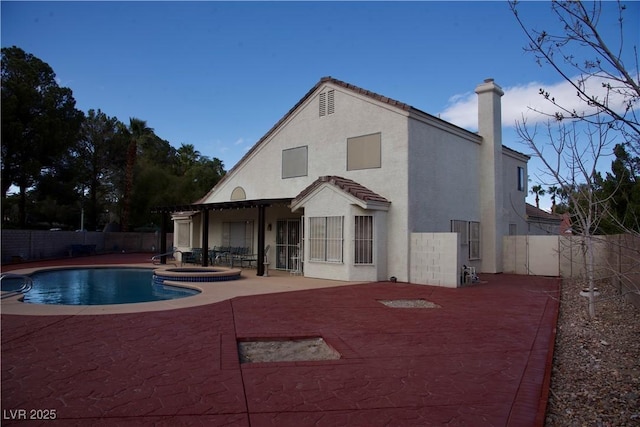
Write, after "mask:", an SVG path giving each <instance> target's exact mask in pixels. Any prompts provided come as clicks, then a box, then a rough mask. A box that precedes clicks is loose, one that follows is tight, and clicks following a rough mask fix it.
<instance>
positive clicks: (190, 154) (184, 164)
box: [178, 144, 200, 175]
mask: <svg viewBox="0 0 640 427" xmlns="http://www.w3.org/2000/svg"><path fill="white" fill-rule="evenodd" d="M198 159H200V152H199V151H198V150H196V149H195V147H194V146H193V144H182V145H181V146H180V148H178V169H179V170H178V175H184V173H185V172H186V171H187V170H189V169H190V168H191V167H192V166H193V165H195V164H196V163H197V162H198Z"/></svg>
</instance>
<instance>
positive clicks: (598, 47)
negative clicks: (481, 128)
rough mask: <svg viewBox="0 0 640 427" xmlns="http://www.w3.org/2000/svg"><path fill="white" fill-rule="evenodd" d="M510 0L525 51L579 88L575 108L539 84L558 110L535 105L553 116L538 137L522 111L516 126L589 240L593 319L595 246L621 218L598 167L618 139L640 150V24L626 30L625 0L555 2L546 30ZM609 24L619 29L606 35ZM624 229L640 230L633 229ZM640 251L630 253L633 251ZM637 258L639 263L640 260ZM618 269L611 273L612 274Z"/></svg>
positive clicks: (587, 266)
mask: <svg viewBox="0 0 640 427" xmlns="http://www.w3.org/2000/svg"><path fill="white" fill-rule="evenodd" d="M509 4H510V7H511V10H512V12H513V14H514V16H515V18H516V20H517V21H518V23H519V24H520V26H521V27H522V29H523V31H524V33H525V34H526V36H527V38H528V44H527V46H526V47H525V51H527V52H529V53H531V54H533V55H534V57H535V59H536V62H537V63H538V64H539V65H540V66H547V67H551V68H552V69H553V70H555V71H556V72H557V74H558V75H559V76H560V77H561V78H562V79H563V80H565V81H566V82H567V83H569V85H570V86H571V87H572V89H574V90H575V94H576V96H577V99H578V103H577V104H578V105H579V106H576V102H574V101H575V99H574V100H571V99H567V98H562V97H561V96H560V94H556V93H553V91H552V90H548V89H545V88H541V89H540V90H539V93H540V95H541V96H542V97H544V99H546V100H547V101H548V102H549V104H550V106H551V107H552V109H551V111H550V112H549V111H542V110H540V109H532V110H533V111H534V112H536V113H539V114H542V115H544V116H547V118H548V120H549V122H548V123H547V128H546V129H547V134H546V135H545V136H544V137H543V138H542V139H540V138H539V135H537V129H536V128H534V129H531V128H530V127H528V126H527V122H526V120H525V119H524V117H523V120H522V121H521V122H519V123H517V125H516V126H517V129H518V133H519V135H520V137H521V138H522V140H523V141H524V142H525V143H526V144H527V145H528V146H529V147H530V148H531V149H532V150H533V152H534V154H535V155H536V156H537V157H539V158H540V159H541V161H542V162H543V164H544V169H543V171H542V173H543V175H544V177H545V182H543V183H544V184H547V185H549V186H550V187H557V188H558V189H559V192H560V194H562V195H563V196H566V197H567V201H568V203H569V208H570V211H571V212H572V216H573V218H572V219H573V221H574V223H573V224H572V228H573V230H574V231H576V232H577V233H578V234H580V235H581V237H582V239H583V241H584V247H583V248H584V269H585V273H586V281H587V283H588V287H589V314H590V315H591V316H592V317H593V316H594V315H595V306H594V292H593V290H594V281H595V275H594V274H595V268H596V266H595V261H594V251H593V249H594V242H595V240H597V239H600V237H597V236H596V234H595V233H596V232H597V230H598V227H599V225H600V222H601V221H603V220H604V219H605V218H606V219H607V220H609V221H612V222H615V221H616V220H617V218H616V217H615V215H614V214H613V212H612V211H611V210H610V206H611V203H613V202H614V200H613V198H612V196H613V194H614V193H611V192H609V193H606V192H602V191H600V188H599V185H600V183H601V177H600V175H599V174H598V170H597V165H598V164H599V163H600V164H601V162H602V158H603V157H604V156H609V155H611V154H612V152H613V147H614V145H615V144H616V143H618V144H621V145H623V146H625V147H628V148H629V149H630V150H631V151H632V152H634V153H635V154H636V155H640V121H639V112H638V109H639V108H640V84H639V82H640V74H639V73H640V68H639V67H638V52H637V46H635V45H629V44H628V40H626V37H628V36H630V37H631V38H632V39H635V36H636V35H637V30H634V27H635V23H632V24H631V30H630V31H629V30H628V29H627V28H625V25H624V24H625V11H626V6H625V4H624V3H622V2H620V1H618V2H615V3H614V2H604V3H603V2H601V1H593V2H582V1H557V0H555V1H552V2H551V3H550V7H551V11H552V16H553V17H555V18H556V19H550V20H548V21H547V22H545V25H546V26H547V28H540V29H536V28H533V27H530V26H528V25H527V23H526V22H525V20H526V15H523V14H522V13H520V12H521V11H523V10H524V8H521V7H520V5H519V3H518V2H517V0H513V1H510V2H509ZM605 28H608V29H610V28H617V31H616V32H615V33H607V32H606V31H604V29H605ZM604 33H607V36H608V38H607V40H605V37H604V36H603V34H604ZM612 34H613V35H612ZM554 122H555V126H554V125H553V123H554ZM545 148H546V150H547V151H546V152H545V151H544V150H545ZM624 231H625V232H628V233H630V234H632V235H635V236H636V237H637V236H638V233H637V232H636V231H635V230H626V229H625V230H624ZM632 237H633V236H632ZM625 241H626V240H625ZM632 241H633V240H632ZM622 249H625V250H627V249H629V248H618V250H619V251H620V252H622ZM637 252H638V251H637V249H636V250H635V251H633V250H632V251H630V252H629V251H628V250H627V251H626V253H631V254H632V255H631V256H634V255H633V254H634V253H637ZM635 261H636V262H635V264H636V265H637V264H638V262H637V261H638V260H637V258H636V259H635ZM632 263H633V262H632ZM620 274H621V273H620V272H619V271H614V270H611V271H609V275H610V276H612V277H613V276H615V275H620ZM618 279H619V278H618Z"/></svg>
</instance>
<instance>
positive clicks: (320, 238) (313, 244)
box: [308, 216, 344, 264]
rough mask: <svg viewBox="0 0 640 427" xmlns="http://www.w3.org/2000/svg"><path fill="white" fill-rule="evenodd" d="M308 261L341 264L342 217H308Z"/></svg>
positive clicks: (342, 243)
mask: <svg viewBox="0 0 640 427" xmlns="http://www.w3.org/2000/svg"><path fill="white" fill-rule="evenodd" d="M308 240H309V261H312V262H326V263H334V264H335V263H342V260H343V253H344V217H343V216H320V217H309V235H308Z"/></svg>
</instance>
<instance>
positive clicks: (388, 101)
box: [195, 76, 529, 203]
mask: <svg viewBox="0 0 640 427" xmlns="http://www.w3.org/2000/svg"><path fill="white" fill-rule="evenodd" d="M326 83H331V84H334V85H336V86H340V87H343V88H345V89H348V90H350V91H352V92H355V93H357V94H360V95H364V96H366V97H369V98H371V99H374V100H376V101H379V102H382V103H385V104H388V105H390V106H392V107H395V108H398V109H400V110H402V111H407V112H413V113H418V114H422V115H426V116H429V117H431V118H432V119H434V120H437V121H440V122H442V123H447V124H448V125H451V126H454V127H456V128H458V129H460V130H461V131H463V132H467V133H469V134H471V135H477V134H476V133H474V132H470V131H468V130H466V129H464V128H461V127H459V126H457V125H454V124H452V123H449V122H447V121H445V120H442V119H440V118H439V117H436V116H434V115H431V114H429V113H426V112H424V111H422V110H420V109H418V108H415V107H412V106H410V105H408V104H405V103H404V102H400V101H397V100H395V99H393V98H389V97H387V96H383V95H380V94H377V93H375V92H371V91H370V90H366V89H362V88H360V87H358V86H355V85H352V84H350V83H346V82H343V81H341V80H338V79H334V78H333V77H330V76H328V77H322V78H321V79H320V81H319V82H318V83H316V84H315V85H314V86H313V87H312V88H311V90H309V91H308V92H307V93H306V94H305V95H304V96H303V97H302V98H301V99H300V100H299V101H298V102H297V103H296V104H295V105H294V106H293V107H292V108H291V109H290V110H289V111H288V112H287V113H286V114H285V115H284V116H282V118H281V119H280V120H278V122H277V123H276V124H275V125H273V127H272V128H271V129H269V131H267V133H266V134H264V136H263V137H262V138H260V139H259V140H258V142H256V143H255V144H254V145H253V146H252V147H251V148H250V149H249V150H248V151H247V152H246V153H245V154H244V156H242V158H241V159H240V160H239V161H238V162H237V163H236V164H235V165H234V166H233V167H232V168H231V169H229V171H228V172H227V173H226V174H225V175H224V176H223V177H222V179H220V181H218V183H217V184H216V185H215V186H214V187H213V188H212V189H211V190H209V191H208V192H207V194H205V195H204V197H202V198H201V199H199V200H198V201H196V202H195V203H201V202H202V201H204V200H206V199H207V198H208V197H209V195H210V194H211V193H213V191H214V190H215V189H216V188H217V187H218V186H219V185H220V184H221V183H223V182H224V181H226V179H227V177H228V176H230V175H231V174H232V173H233V171H234V170H235V169H236V168H237V167H238V166H239V165H240V164H242V163H243V162H244V161H245V160H246V159H247V158H249V157H250V156H251V155H252V154H253V152H254V151H255V150H256V149H257V148H258V147H259V146H260V145H261V144H262V142H263V141H265V140H266V139H268V138H269V136H270V135H271V134H273V133H274V132H275V131H276V130H277V129H278V128H279V127H280V126H281V125H282V124H283V123H284V122H285V121H287V119H288V118H289V117H290V116H291V115H292V114H293V113H294V112H295V111H296V110H297V109H298V107H300V106H301V105H302V104H304V103H305V102H306V101H307V99H309V98H310V97H311V96H312V95H313V93H314V92H315V91H316V90H317V89H319V88H320V87H321V86H322V85H324V84H326ZM503 148H507V147H505V146H504V145H503ZM509 150H510V151H512V152H513V153H517V154H520V155H522V156H525V157H526V158H527V159H528V158H529V156H527V155H526V154H522V153H519V152H517V151H515V150H512V149H510V148H509Z"/></svg>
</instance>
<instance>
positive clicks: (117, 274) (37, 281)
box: [24, 268, 200, 305]
mask: <svg viewBox="0 0 640 427" xmlns="http://www.w3.org/2000/svg"><path fill="white" fill-rule="evenodd" d="M31 278H32V279H33V289H31V290H30V291H29V292H27V293H26V294H24V302H26V303H31V304H62V305H103V304H131V303H138V302H149V301H164V300H170V299H176V298H184V297H188V296H191V295H196V294H198V293H200V292H199V291H197V290H195V289H188V288H182V287H176V286H167V285H163V284H154V283H153V270H151V269H147V268H78V269H62V270H47V271H41V272H36V273H34V274H32V275H31Z"/></svg>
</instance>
